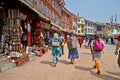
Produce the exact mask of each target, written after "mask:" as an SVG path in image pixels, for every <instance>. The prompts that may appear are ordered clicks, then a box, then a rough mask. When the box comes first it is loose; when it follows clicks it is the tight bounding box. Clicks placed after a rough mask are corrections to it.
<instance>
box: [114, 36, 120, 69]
mask: <svg viewBox="0 0 120 80" xmlns="http://www.w3.org/2000/svg"><path fill="white" fill-rule="evenodd" d="M117 40H118V41H117V44H116V49H115V55H118V61H117V62H118V66H119V67H120V50H119V48H120V35H119V36H118V38H117Z"/></svg>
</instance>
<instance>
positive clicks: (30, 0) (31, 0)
mask: <svg viewBox="0 0 120 80" xmlns="http://www.w3.org/2000/svg"><path fill="white" fill-rule="evenodd" d="M26 1H27V2H28V3H29V4H31V5H32V6H33V3H34V2H33V0H26Z"/></svg>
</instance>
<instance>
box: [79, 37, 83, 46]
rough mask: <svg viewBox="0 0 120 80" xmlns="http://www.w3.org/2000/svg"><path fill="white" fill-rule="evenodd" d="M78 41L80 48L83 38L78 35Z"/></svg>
mask: <svg viewBox="0 0 120 80" xmlns="http://www.w3.org/2000/svg"><path fill="white" fill-rule="evenodd" d="M78 41H79V44H80V48H81V47H82V44H83V38H82V37H81V36H80V37H79V38H78Z"/></svg>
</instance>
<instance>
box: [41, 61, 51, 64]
mask: <svg viewBox="0 0 120 80" xmlns="http://www.w3.org/2000/svg"><path fill="white" fill-rule="evenodd" d="M40 63H42V64H51V63H52V62H50V61H41V62H40Z"/></svg>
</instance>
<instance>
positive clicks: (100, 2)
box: [64, 0, 120, 23]
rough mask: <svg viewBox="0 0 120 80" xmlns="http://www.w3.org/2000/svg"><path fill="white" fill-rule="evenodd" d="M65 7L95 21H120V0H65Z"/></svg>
mask: <svg viewBox="0 0 120 80" xmlns="http://www.w3.org/2000/svg"><path fill="white" fill-rule="evenodd" d="M64 1H65V8H66V9H68V10H69V11H70V12H72V13H74V14H76V15H77V14H78V13H79V16H80V17H83V18H85V19H87V20H90V21H94V22H102V23H110V18H111V17H112V16H113V22H114V23H115V15H116V23H120V0H64Z"/></svg>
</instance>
